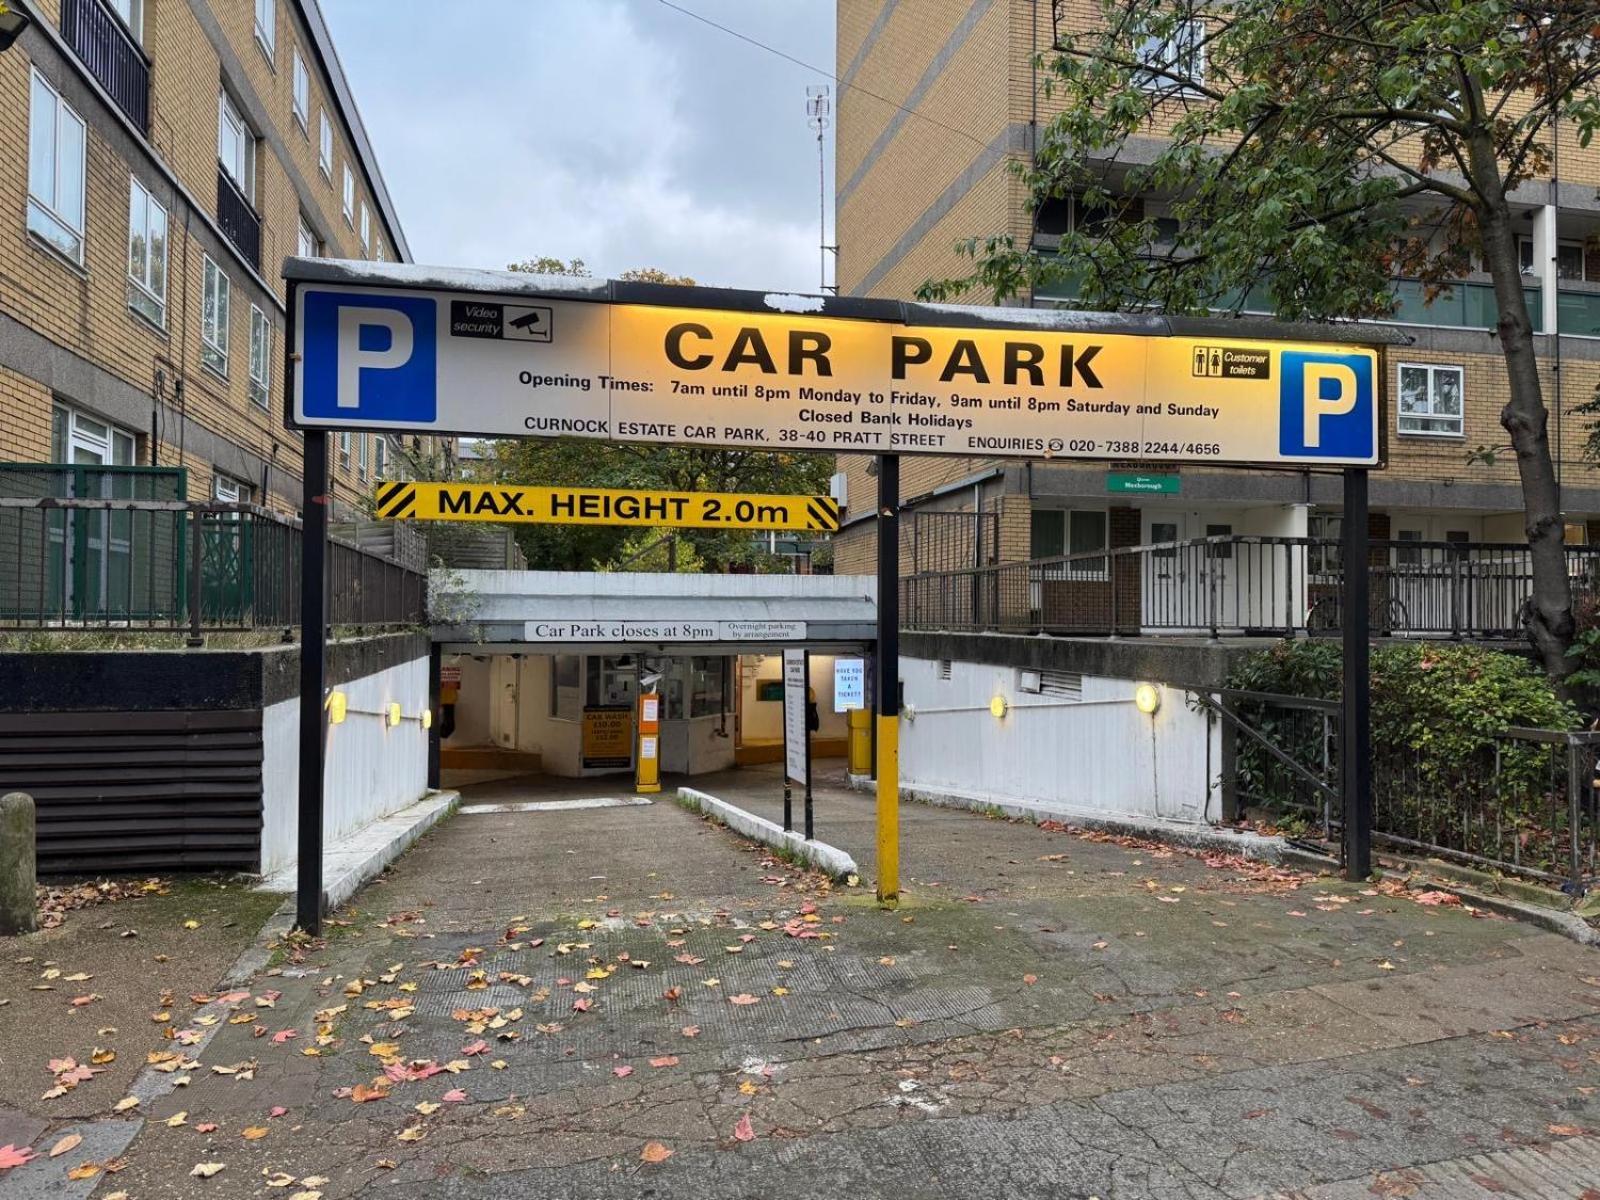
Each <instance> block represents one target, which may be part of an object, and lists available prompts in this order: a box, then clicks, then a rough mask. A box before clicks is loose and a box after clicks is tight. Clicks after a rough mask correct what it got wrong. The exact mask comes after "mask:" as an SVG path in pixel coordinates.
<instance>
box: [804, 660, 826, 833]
mask: <svg viewBox="0 0 1600 1200" xmlns="http://www.w3.org/2000/svg"><path fill="white" fill-rule="evenodd" d="M802 653H803V654H804V655H805V660H804V661H805V675H806V690H805V692H804V693H803V694H804V696H805V704H806V708H805V714H806V722H805V725H806V841H808V842H809V841H810V840H811V839H812V837H813V836H814V835H813V834H812V831H811V651H809V650H806V651H803V652H802ZM818 715H819V717H820V715H821V713H820V710H819V712H818Z"/></svg>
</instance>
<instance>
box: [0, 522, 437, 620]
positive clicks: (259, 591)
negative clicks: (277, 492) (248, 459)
mask: <svg viewBox="0 0 1600 1200" xmlns="http://www.w3.org/2000/svg"><path fill="white" fill-rule="evenodd" d="M300 541H301V538H300V523H299V522H298V521H293V520H289V519H286V518H284V517H281V516H278V515H277V514H275V513H271V512H268V511H267V510H265V509H262V508H258V507H256V506H255V505H250V504H227V503H221V502H216V503H198V502H192V501H184V500H135V499H121V498H111V499H102V498H94V497H60V496H45V497H38V498H33V497H0V630H7V631H20V630H44V629H48V630H120V629H140V630H149V631H167V632H187V633H189V634H190V635H191V636H198V635H200V634H201V633H204V632H208V631H221V630H244V629H273V628H284V629H288V628H290V627H292V626H294V625H297V624H298V623H299V619H300ZM328 555H329V559H328V576H329V597H330V605H329V622H330V624H333V625H362V626H383V625H389V626H401V625H420V624H422V623H423V622H424V621H425V619H426V602H427V576H426V575H425V574H424V573H422V572H420V571H416V570H412V569H410V568H408V567H406V566H404V565H402V564H400V563H397V562H394V561H392V560H389V559H386V558H383V557H380V556H379V555H376V554H371V553H368V552H366V551H364V550H361V549H360V548H358V547H356V546H351V545H347V544H345V543H343V542H339V541H331V542H329V544H328Z"/></svg>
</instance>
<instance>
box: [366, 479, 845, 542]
mask: <svg viewBox="0 0 1600 1200" xmlns="http://www.w3.org/2000/svg"><path fill="white" fill-rule="evenodd" d="M373 505H374V511H375V512H376V514H377V515H378V516H379V517H383V518H388V519H394V520H402V519H404V520H412V521H518V522H530V523H533V524H543V525H642V526H663V525H668V526H672V527H673V528H675V529H794V530H803V531H806V532H812V533H833V532H835V531H837V530H838V528H839V505H838V503H837V502H836V501H835V500H834V499H833V498H832V497H830V496H778V495H743V494H729V493H723V492H652V491H637V490H633V489H623V488H555V487H543V488H541V487H515V486H506V485H501V484H480V483H413V482H410V481H396V482H392V483H382V484H379V485H378V489H377V491H376V492H375V493H374V495H373Z"/></svg>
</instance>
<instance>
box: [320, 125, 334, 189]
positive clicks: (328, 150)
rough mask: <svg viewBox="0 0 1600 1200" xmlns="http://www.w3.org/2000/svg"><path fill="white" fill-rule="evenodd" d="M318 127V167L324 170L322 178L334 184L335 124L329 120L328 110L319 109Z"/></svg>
mask: <svg viewBox="0 0 1600 1200" xmlns="http://www.w3.org/2000/svg"><path fill="white" fill-rule="evenodd" d="M317 116H318V118H319V121H318V125H317V166H319V167H321V168H322V177H323V178H324V179H326V180H327V181H328V182H329V183H332V182H333V122H332V121H330V120H329V119H328V110H327V108H325V107H324V108H322V109H319V110H318V112H317Z"/></svg>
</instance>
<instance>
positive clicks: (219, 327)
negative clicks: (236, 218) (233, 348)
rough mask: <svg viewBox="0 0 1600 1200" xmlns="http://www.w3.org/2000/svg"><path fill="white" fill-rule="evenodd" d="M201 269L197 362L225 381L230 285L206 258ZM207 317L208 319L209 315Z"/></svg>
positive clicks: (230, 301)
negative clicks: (198, 352)
mask: <svg viewBox="0 0 1600 1200" xmlns="http://www.w3.org/2000/svg"><path fill="white" fill-rule="evenodd" d="M201 260H202V261H201V266H200V273H201V274H200V362H201V365H202V366H205V367H207V368H208V369H210V370H212V371H215V372H216V373H217V374H218V375H220V376H222V377H223V378H224V379H226V378H227V377H228V323H229V320H230V318H231V316H232V309H233V282H232V280H230V279H229V278H228V273H227V272H226V271H224V270H223V269H222V267H221V266H219V265H218V263H217V262H216V260H215V259H213V258H212V257H211V256H210V255H209V254H203V255H201ZM208 314H209V315H208Z"/></svg>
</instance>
